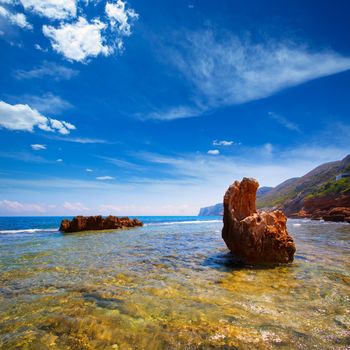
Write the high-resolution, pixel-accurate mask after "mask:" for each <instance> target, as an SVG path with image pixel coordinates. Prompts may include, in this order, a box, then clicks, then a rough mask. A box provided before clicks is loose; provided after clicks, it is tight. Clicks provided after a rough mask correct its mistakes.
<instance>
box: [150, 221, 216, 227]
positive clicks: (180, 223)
mask: <svg viewBox="0 0 350 350" xmlns="http://www.w3.org/2000/svg"><path fill="white" fill-rule="evenodd" d="M218 222H222V220H193V221H169V222H154V223H151V222H150V223H148V224H145V226H164V225H198V224H211V223H218Z"/></svg>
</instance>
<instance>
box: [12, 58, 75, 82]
mask: <svg viewBox="0 0 350 350" xmlns="http://www.w3.org/2000/svg"><path fill="white" fill-rule="evenodd" d="M78 74H79V71H78V70H76V69H73V68H69V67H66V66H63V65H60V64H57V63H55V62H48V61H44V62H43V63H42V64H41V65H40V66H37V67H34V68H32V69H29V70H24V69H18V70H16V71H15V72H14V76H15V78H17V79H19V80H21V79H43V78H47V77H48V78H53V79H54V80H56V81H60V80H69V79H71V78H73V77H75V76H77V75H78Z"/></svg>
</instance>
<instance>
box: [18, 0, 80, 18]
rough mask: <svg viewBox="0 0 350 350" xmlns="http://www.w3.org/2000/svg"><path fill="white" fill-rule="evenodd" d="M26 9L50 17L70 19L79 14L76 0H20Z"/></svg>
mask: <svg viewBox="0 0 350 350" xmlns="http://www.w3.org/2000/svg"><path fill="white" fill-rule="evenodd" d="M20 1H21V3H22V5H23V7H24V8H25V9H26V10H30V11H33V12H34V13H36V14H38V15H40V16H43V17H47V18H49V19H59V20H62V19H68V18H73V17H75V16H76V14H77V6H76V0H20Z"/></svg>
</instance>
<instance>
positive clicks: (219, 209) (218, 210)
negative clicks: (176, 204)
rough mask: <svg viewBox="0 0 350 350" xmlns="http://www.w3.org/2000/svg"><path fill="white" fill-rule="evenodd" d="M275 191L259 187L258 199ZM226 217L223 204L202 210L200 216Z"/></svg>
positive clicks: (270, 188)
mask: <svg viewBox="0 0 350 350" xmlns="http://www.w3.org/2000/svg"><path fill="white" fill-rule="evenodd" d="M271 190H273V187H267V186H263V187H259V188H258V191H257V192H256V198H259V197H261V196H264V195H265V194H267V193H268V192H270V191H271ZM222 215H224V206H223V204H222V202H221V203H218V204H215V205H211V206H210V207H204V208H200V210H199V213H198V216H222Z"/></svg>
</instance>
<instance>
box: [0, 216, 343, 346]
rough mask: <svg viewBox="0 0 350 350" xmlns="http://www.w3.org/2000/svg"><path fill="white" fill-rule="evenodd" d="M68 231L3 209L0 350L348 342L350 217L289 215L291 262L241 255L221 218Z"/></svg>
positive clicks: (50, 220) (51, 220) (54, 221)
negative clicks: (252, 260) (258, 262)
mask: <svg viewBox="0 0 350 350" xmlns="http://www.w3.org/2000/svg"><path fill="white" fill-rule="evenodd" d="M138 218H139V219H140V220H141V221H143V222H144V224H145V225H144V226H143V227H138V228H133V229H128V230H120V231H103V232H93V231H90V232H82V233H74V234H63V233H61V232H59V231H58V227H59V224H60V221H61V220H62V217H1V218H0V348H1V349H6V350H10V349H33V350H41V349H57V350H58V349H60V350H61V349H89V350H90V349H120V350H124V349H128V350H129V349H151V350H156V349H350V225H349V224H343V223H329V222H328V223H327V222H323V221H310V220H302V219H300V220H288V230H289V232H290V234H291V235H292V236H293V238H294V240H295V243H296V247H297V251H296V254H295V259H294V262H293V263H291V264H289V265H281V266H275V267H269V268H267V267H264V268H257V267H254V266H243V265H238V264H237V263H234V262H233V261H234V260H233V259H232V255H231V254H230V253H229V252H228V250H227V248H226V246H225V244H224V242H223V240H222V238H221V229H222V218H221V217H197V216H196V217H188V216H177V217H171V216H167V217H165V216H161V217H159V216H158V217H155V216H154V217H138Z"/></svg>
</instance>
